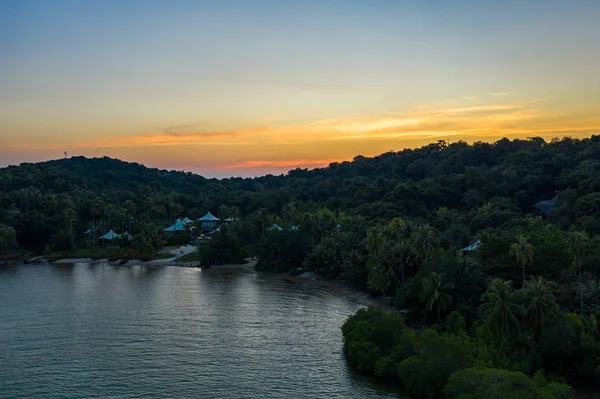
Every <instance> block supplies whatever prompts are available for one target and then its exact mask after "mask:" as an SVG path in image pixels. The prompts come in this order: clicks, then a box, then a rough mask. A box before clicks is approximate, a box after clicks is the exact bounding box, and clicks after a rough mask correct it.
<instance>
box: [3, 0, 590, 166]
mask: <svg viewBox="0 0 600 399" xmlns="http://www.w3.org/2000/svg"><path fill="white" fill-rule="evenodd" d="M599 20H600V1H594V0H564V1H558V0H502V1H500V0H498V1H493V0H482V1H476V0H469V1H458V0H456V1H455V0H439V1H433V0H414V1H413V0H344V1H341V0H340V1H337V0H326V1H317V0H294V1H292V0H289V1H269V0H260V1H258V0H257V1H250V0H248V1H233V0H231V1H225V0H224V1H199V0H198V1H192V0H189V1H188V0H171V1H158V0H140V1H127V0H119V1H117V0H102V1H100V0H96V1H85V0H83V1H79V0H73V1H62V0H56V1H37V0H2V1H0V166H5V165H8V164H19V163H21V162H24V161H28V162H31V161H41V160H47V159H54V158H60V157H62V156H63V152H64V151H68V154H69V156H71V155H85V156H104V155H106V156H110V157H117V158H121V159H124V160H127V161H135V162H140V163H144V164H146V165H148V166H153V167H160V168H166V169H176V170H186V171H193V172H197V173H201V174H203V175H206V176H216V177H223V176H232V175H241V176H248V175H260V174H266V173H281V172H285V171H287V170H289V169H293V168H295V167H297V166H300V167H309V168H312V167H317V166H323V165H327V164H328V163H330V162H333V161H340V160H346V159H351V158H352V157H354V156H355V155H358V154H362V155H376V154H379V153H381V152H385V151H388V150H392V149H393V150H400V149H403V148H406V147H416V146H420V145H423V144H426V143H429V142H432V141H436V140H438V139H450V140H451V141H456V140H460V139H463V140H466V141H469V142H472V141H477V140H484V141H494V140H497V139H499V138H501V137H509V138H514V137H529V136H542V137H545V138H551V137H556V136H565V135H568V136H572V137H585V136H590V135H591V134H592V133H600V23H599V22H598V21H599Z"/></svg>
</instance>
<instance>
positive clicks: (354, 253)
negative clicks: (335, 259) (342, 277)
mask: <svg viewBox="0 0 600 399" xmlns="http://www.w3.org/2000/svg"><path fill="white" fill-rule="evenodd" d="M363 263H364V257H363V255H362V253H361V252H360V251H358V250H356V249H351V250H349V251H347V252H345V253H344V254H343V255H342V268H343V269H344V270H356V269H359V268H360V267H361V266H362V265H363Z"/></svg>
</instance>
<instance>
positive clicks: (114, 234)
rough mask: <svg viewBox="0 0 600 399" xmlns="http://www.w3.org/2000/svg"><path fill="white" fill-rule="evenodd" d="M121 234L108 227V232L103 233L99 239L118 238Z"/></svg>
mask: <svg viewBox="0 0 600 399" xmlns="http://www.w3.org/2000/svg"><path fill="white" fill-rule="evenodd" d="M120 237H121V236H120V235H119V234H117V233H115V232H114V231H113V229H110V230H109V232H108V233H106V234H104V235H103V236H102V237H100V239H102V240H114V239H116V238H120Z"/></svg>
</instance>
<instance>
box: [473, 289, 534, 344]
mask: <svg viewBox="0 0 600 399" xmlns="http://www.w3.org/2000/svg"><path fill="white" fill-rule="evenodd" d="M481 301H482V302H483V304H482V305H481V307H480V310H481V312H482V315H483V318H484V322H485V324H486V325H488V326H489V327H490V328H492V329H493V330H495V331H498V332H500V333H503V334H506V335H510V334H511V333H513V332H514V331H516V330H518V329H519V327H520V326H519V320H518V317H519V316H521V315H523V314H524V312H525V310H524V309H523V307H522V306H521V305H519V304H517V303H516V301H515V295H514V292H513V289H512V284H511V282H510V281H504V280H501V279H494V280H493V281H492V284H491V285H490V286H489V287H488V289H487V292H486V293H485V294H483V295H482V296H481Z"/></svg>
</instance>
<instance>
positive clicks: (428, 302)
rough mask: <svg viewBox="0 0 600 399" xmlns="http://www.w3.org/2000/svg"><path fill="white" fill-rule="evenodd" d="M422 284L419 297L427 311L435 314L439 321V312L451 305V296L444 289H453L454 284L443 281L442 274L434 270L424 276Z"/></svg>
mask: <svg viewBox="0 0 600 399" xmlns="http://www.w3.org/2000/svg"><path fill="white" fill-rule="evenodd" d="M422 284H423V289H422V290H421V292H420V293H419V299H421V301H423V302H425V309H426V310H427V311H428V312H435V313H436V314H437V318H438V323H439V322H440V313H441V312H443V311H445V310H447V309H448V308H449V307H450V306H451V305H452V297H451V296H450V295H449V294H448V293H446V292H445V291H448V290H451V289H453V288H454V285H453V284H451V283H444V274H443V273H435V272H434V273H431V274H430V275H429V276H428V277H425V278H424V279H423V282H422Z"/></svg>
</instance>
